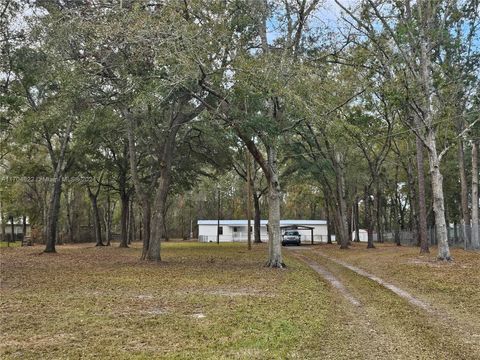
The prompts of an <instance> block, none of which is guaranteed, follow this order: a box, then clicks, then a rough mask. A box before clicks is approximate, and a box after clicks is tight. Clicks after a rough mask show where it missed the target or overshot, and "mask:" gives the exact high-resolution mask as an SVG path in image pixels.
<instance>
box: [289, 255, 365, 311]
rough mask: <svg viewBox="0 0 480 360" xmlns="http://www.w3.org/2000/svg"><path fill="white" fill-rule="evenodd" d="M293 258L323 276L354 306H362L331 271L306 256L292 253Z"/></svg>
mask: <svg viewBox="0 0 480 360" xmlns="http://www.w3.org/2000/svg"><path fill="white" fill-rule="evenodd" d="M292 255H293V257H295V258H297V259H299V260H302V261H303V262H305V263H306V264H307V265H308V266H310V267H311V268H312V269H313V270H315V272H317V273H318V274H319V275H321V276H322V277H323V278H324V279H325V280H327V281H328V282H329V283H330V284H331V285H332V286H333V287H334V288H335V289H337V290H338V292H339V293H340V294H342V295H343V297H345V298H346V299H347V300H348V301H349V302H350V303H352V305H355V306H361V304H360V302H359V301H358V300H357V299H356V298H355V297H354V296H353V295H352V294H350V292H349V291H348V290H347V289H346V288H345V286H343V284H342V283H341V282H340V280H338V279H337V278H336V277H335V276H334V275H333V274H332V273H331V272H330V271H328V270H327V269H325V268H324V267H323V266H320V265H319V264H318V263H317V262H315V261H313V260H310V259H309V258H307V257H306V256H303V255H300V254H297V253H292Z"/></svg>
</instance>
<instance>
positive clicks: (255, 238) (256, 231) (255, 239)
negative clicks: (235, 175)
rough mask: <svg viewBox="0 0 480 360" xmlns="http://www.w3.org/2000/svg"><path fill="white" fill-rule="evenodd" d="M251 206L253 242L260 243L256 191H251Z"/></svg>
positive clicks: (258, 200) (258, 202) (258, 207)
mask: <svg viewBox="0 0 480 360" xmlns="http://www.w3.org/2000/svg"><path fill="white" fill-rule="evenodd" d="M253 208H254V212H255V214H254V219H253V242H254V243H255V244H260V243H261V242H262V239H261V236H260V220H261V211H260V196H258V194H257V191H256V190H254V191H253Z"/></svg>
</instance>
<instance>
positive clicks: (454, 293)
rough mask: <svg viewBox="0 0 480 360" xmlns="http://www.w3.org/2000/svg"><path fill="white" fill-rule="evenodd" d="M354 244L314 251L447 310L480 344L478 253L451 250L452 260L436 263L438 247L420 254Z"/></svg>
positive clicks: (413, 249)
mask: <svg viewBox="0 0 480 360" xmlns="http://www.w3.org/2000/svg"><path fill="white" fill-rule="evenodd" d="M375 246H376V249H366V244H353V245H352V246H351V247H350V249H348V250H346V251H340V250H339V249H338V247H337V246H335V245H322V246H320V247H318V248H317V250H319V251H321V252H322V253H324V254H326V255H328V256H331V257H333V258H336V259H341V260H344V261H346V262H348V263H350V264H352V265H355V266H358V267H360V268H362V269H364V270H367V271H368V272H370V273H372V274H375V275H377V276H379V277H381V278H383V279H385V280H387V281H390V282H392V283H394V284H396V285H398V286H399V287H401V288H402V289H405V290H407V291H409V292H410V293H412V294H413V295H414V296H416V297H419V298H421V299H425V300H426V301H428V302H429V303H430V304H432V305H433V306H434V307H436V308H438V309H440V310H442V309H443V310H446V311H448V312H449V313H450V314H451V316H453V317H454V318H456V319H458V320H459V321H462V322H465V323H467V324H470V325H471V327H472V329H474V332H475V333H476V334H478V335H477V336H478V341H479V342H480V253H479V252H473V251H464V250H462V249H458V248H452V249H450V251H451V253H452V256H453V258H454V261H452V262H441V261H437V260H436V255H437V248H436V247H432V248H430V254H426V255H420V254H419V248H417V247H409V246H400V247H398V246H395V245H393V244H375Z"/></svg>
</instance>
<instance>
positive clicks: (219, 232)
mask: <svg viewBox="0 0 480 360" xmlns="http://www.w3.org/2000/svg"><path fill="white" fill-rule="evenodd" d="M218 235H223V226H219V227H218Z"/></svg>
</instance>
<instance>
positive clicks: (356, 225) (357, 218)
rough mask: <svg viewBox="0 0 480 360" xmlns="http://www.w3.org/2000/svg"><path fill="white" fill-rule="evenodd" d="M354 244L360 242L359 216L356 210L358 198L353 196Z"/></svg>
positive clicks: (357, 209)
mask: <svg viewBox="0 0 480 360" xmlns="http://www.w3.org/2000/svg"><path fill="white" fill-rule="evenodd" d="M354 211H355V242H360V214H359V208H358V197H356V196H355V204H354Z"/></svg>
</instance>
